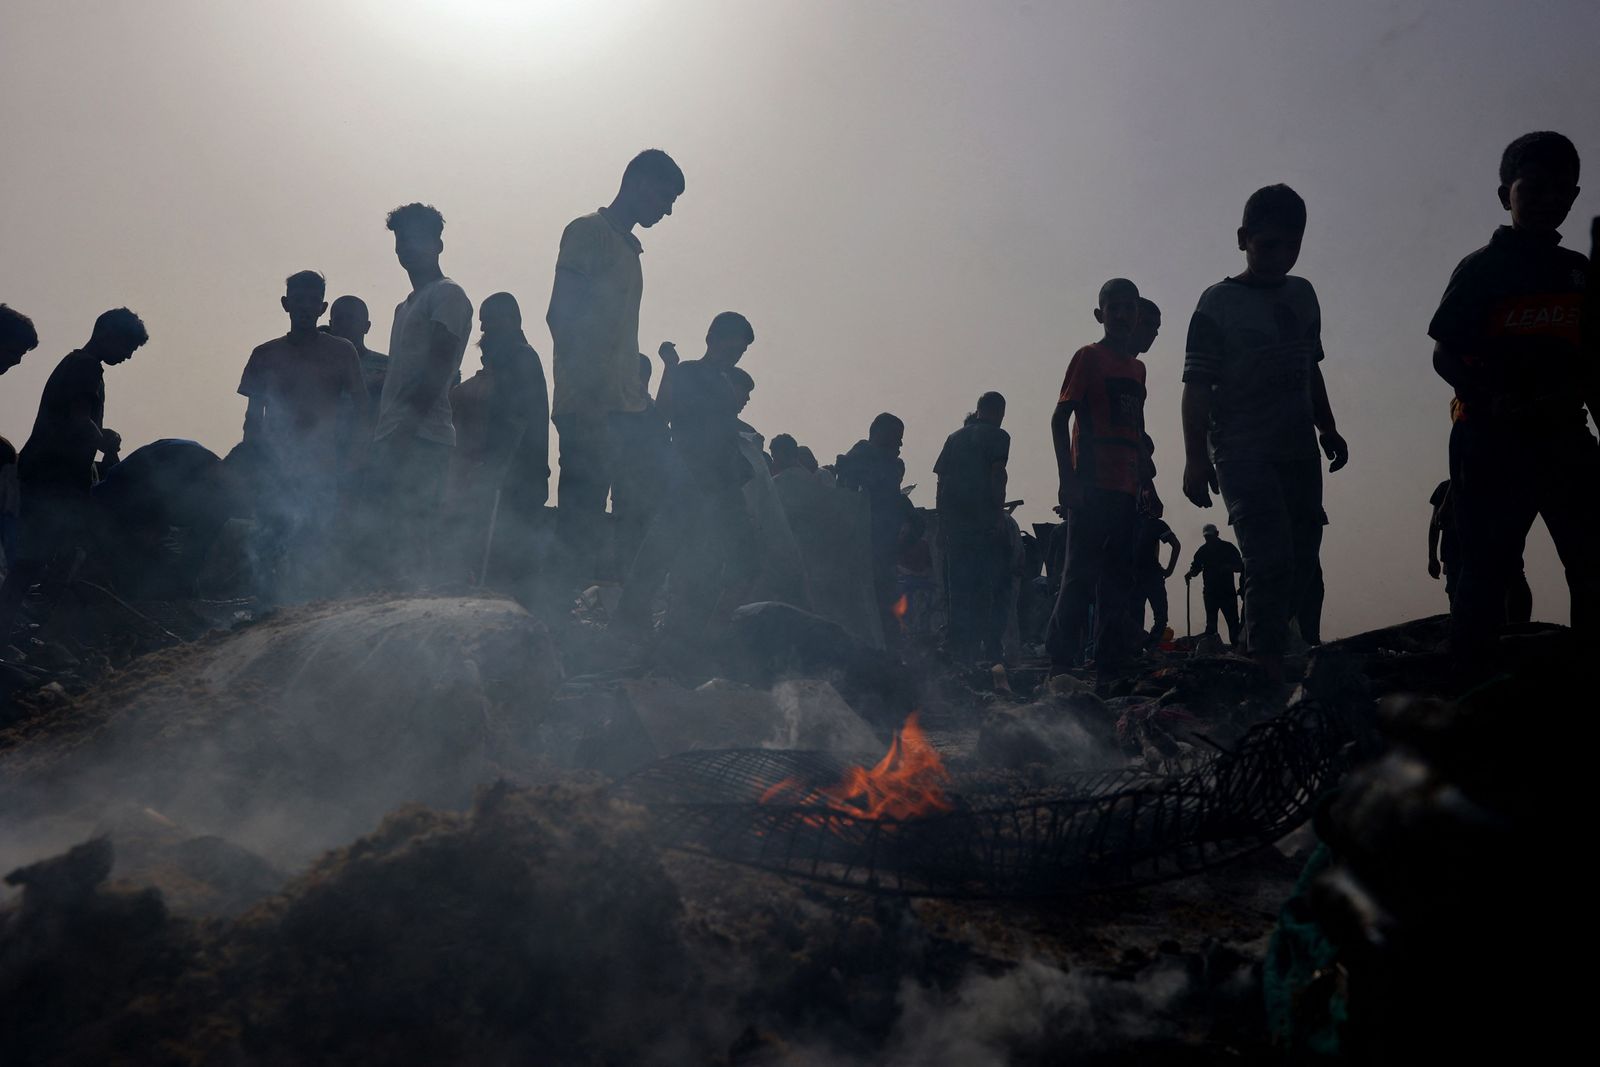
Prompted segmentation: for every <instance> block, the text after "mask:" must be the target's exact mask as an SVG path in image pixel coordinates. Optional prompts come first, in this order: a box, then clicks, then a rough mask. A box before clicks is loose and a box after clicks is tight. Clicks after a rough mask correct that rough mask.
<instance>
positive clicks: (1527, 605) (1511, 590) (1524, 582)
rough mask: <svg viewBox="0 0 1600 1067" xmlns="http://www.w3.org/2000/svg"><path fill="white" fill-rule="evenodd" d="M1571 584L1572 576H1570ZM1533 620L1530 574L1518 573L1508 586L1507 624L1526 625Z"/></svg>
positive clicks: (1525, 572)
mask: <svg viewBox="0 0 1600 1067" xmlns="http://www.w3.org/2000/svg"><path fill="white" fill-rule="evenodd" d="M1568 582H1569V584H1570V582H1571V576H1570V575H1569V576H1568ZM1532 619H1533V589H1532V588H1531V587H1530V586H1529V585H1528V572H1527V571H1526V570H1520V571H1518V572H1517V573H1516V574H1515V575H1514V576H1513V577H1512V579H1511V581H1510V582H1509V583H1508V584H1507V585H1506V622H1508V623H1526V622H1530V621H1532Z"/></svg>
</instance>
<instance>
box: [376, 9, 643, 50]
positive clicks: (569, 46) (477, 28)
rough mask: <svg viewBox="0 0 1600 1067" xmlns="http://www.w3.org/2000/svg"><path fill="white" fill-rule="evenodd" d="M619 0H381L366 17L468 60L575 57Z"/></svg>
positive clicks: (415, 43) (413, 41)
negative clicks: (370, 15)
mask: <svg viewBox="0 0 1600 1067" xmlns="http://www.w3.org/2000/svg"><path fill="white" fill-rule="evenodd" d="M641 6H644V5H643V3H637V2H636V3H623V2H620V0H383V2H382V3H377V4H372V5H371V6H370V10H371V12H372V17H373V18H374V19H376V20H379V21H381V22H382V23H384V24H386V25H388V26H389V27H390V28H391V29H392V30H394V31H395V32H396V33H397V34H398V35H399V36H402V37H403V38H404V39H405V40H406V41H407V43H408V44H410V45H411V46H412V47H414V48H417V49H421V50H424V51H427V52H431V53H433V55H434V57H435V58H437V59H441V60H450V61H457V62H462V63H464V64H466V65H468V66H470V65H472V64H473V63H480V64H481V63H482V62H485V61H503V60H507V59H511V58H513V57H519V56H520V57H522V58H524V59H527V60H537V61H538V62H540V63H542V64H549V63H552V62H561V61H571V60H577V59H579V58H581V55H582V53H583V51H585V50H587V49H588V48H591V47H594V46H597V45H598V44H599V43H600V38H601V37H602V36H603V35H604V34H605V33H606V32H608V31H609V30H610V29H612V28H613V27H614V26H615V25H616V23H617V22H618V20H619V19H620V18H622V17H623V16H624V15H625V14H627V12H628V11H629V10H630V9H637V8H638V7H641Z"/></svg>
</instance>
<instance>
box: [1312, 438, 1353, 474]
mask: <svg viewBox="0 0 1600 1067" xmlns="http://www.w3.org/2000/svg"><path fill="white" fill-rule="evenodd" d="M1319 440H1321V442H1322V451H1323V453H1324V454H1325V455H1326V456H1327V457H1328V473H1329V474H1332V473H1333V472H1334V471H1336V470H1338V469H1339V468H1340V467H1343V466H1344V465H1345V464H1346V463H1349V462H1350V446H1349V445H1347V444H1345V443H1344V438H1343V437H1341V436H1339V432H1338V431H1337V430H1329V431H1328V432H1327V433H1325V434H1323V435H1322V436H1321V438H1319Z"/></svg>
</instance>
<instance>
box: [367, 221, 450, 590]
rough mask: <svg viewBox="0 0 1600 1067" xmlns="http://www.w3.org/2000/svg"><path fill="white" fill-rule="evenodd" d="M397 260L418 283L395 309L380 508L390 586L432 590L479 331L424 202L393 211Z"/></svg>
mask: <svg viewBox="0 0 1600 1067" xmlns="http://www.w3.org/2000/svg"><path fill="white" fill-rule="evenodd" d="M388 227H389V229H390V230H392V231H393V232H394V254H395V258H396V259H398V260H399V261H400V265H401V266H402V267H404V268H405V270H406V273H407V274H408V275H410V277H411V294H410V295H409V296H407V297H406V298H405V299H404V300H402V301H401V302H400V304H399V306H398V307H396V308H395V309H394V327H393V329H392V330H391V331H390V334H389V372H388V374H387V376H386V377H385V378H384V383H383V394H382V396H381V397H380V398H379V400H378V419H377V428H376V430H375V431H374V433H373V451H372V484H373V500H374V506H375V507H376V509H377V511H378V518H379V520H380V522H381V523H382V526H381V527H380V529H381V530H382V537H383V542H384V544H385V546H386V550H385V555H386V557H387V558H386V560H385V562H386V564H387V566H386V567H385V568H384V569H385V571H386V573H385V575H384V577H385V578H386V579H387V580H388V581H389V583H391V584H401V585H415V584H425V583H426V581H427V580H428V579H429V578H431V577H432V576H433V575H432V570H431V568H432V559H433V556H434V555H435V553H434V546H433V542H434V539H435V537H436V530H437V526H438V516H439V507H440V500H441V497H442V495H443V492H444V483H445V476H446V474H447V473H448V471H449V469H450V453H451V449H452V448H454V447H455V439H456V431H455V424H454V422H453V420H452V418H451V414H450V384H451V382H453V381H454V380H455V377H456V374H457V373H458V372H459V371H460V369H461V356H462V354H463V353H464V352H465V351H466V348H467V340H468V338H469V337H470V336H471V333H472V301H471V300H470V299H468V297H467V294H466V293H465V292H464V291H463V290H462V288H461V286H459V285H457V284H456V283H455V282H453V281H451V280H450V279H449V278H446V277H445V276H444V272H443V271H442V270H440V268H439V256H440V254H441V253H442V252H443V251H444V236H443V235H444V216H443V215H441V214H439V212H438V211H437V210H435V209H434V208H432V207H430V206H428V205H426V204H406V205H405V206H404V207H398V208H395V209H394V210H393V211H391V212H389V220H388Z"/></svg>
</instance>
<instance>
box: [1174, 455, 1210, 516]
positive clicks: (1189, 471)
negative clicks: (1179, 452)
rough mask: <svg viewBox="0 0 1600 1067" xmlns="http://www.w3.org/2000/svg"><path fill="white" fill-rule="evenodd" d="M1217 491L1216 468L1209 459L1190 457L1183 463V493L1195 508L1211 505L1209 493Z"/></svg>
mask: <svg viewBox="0 0 1600 1067" xmlns="http://www.w3.org/2000/svg"><path fill="white" fill-rule="evenodd" d="M1215 492H1218V489H1217V468H1216V467H1214V466H1212V464H1211V461H1210V460H1209V459H1191V460H1190V461H1189V462H1188V463H1185V464H1184V465H1183V495H1184V496H1186V497H1188V498H1189V503H1191V504H1193V505H1194V506H1195V507H1197V508H1209V507H1210V506H1211V494H1212V493H1215Z"/></svg>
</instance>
